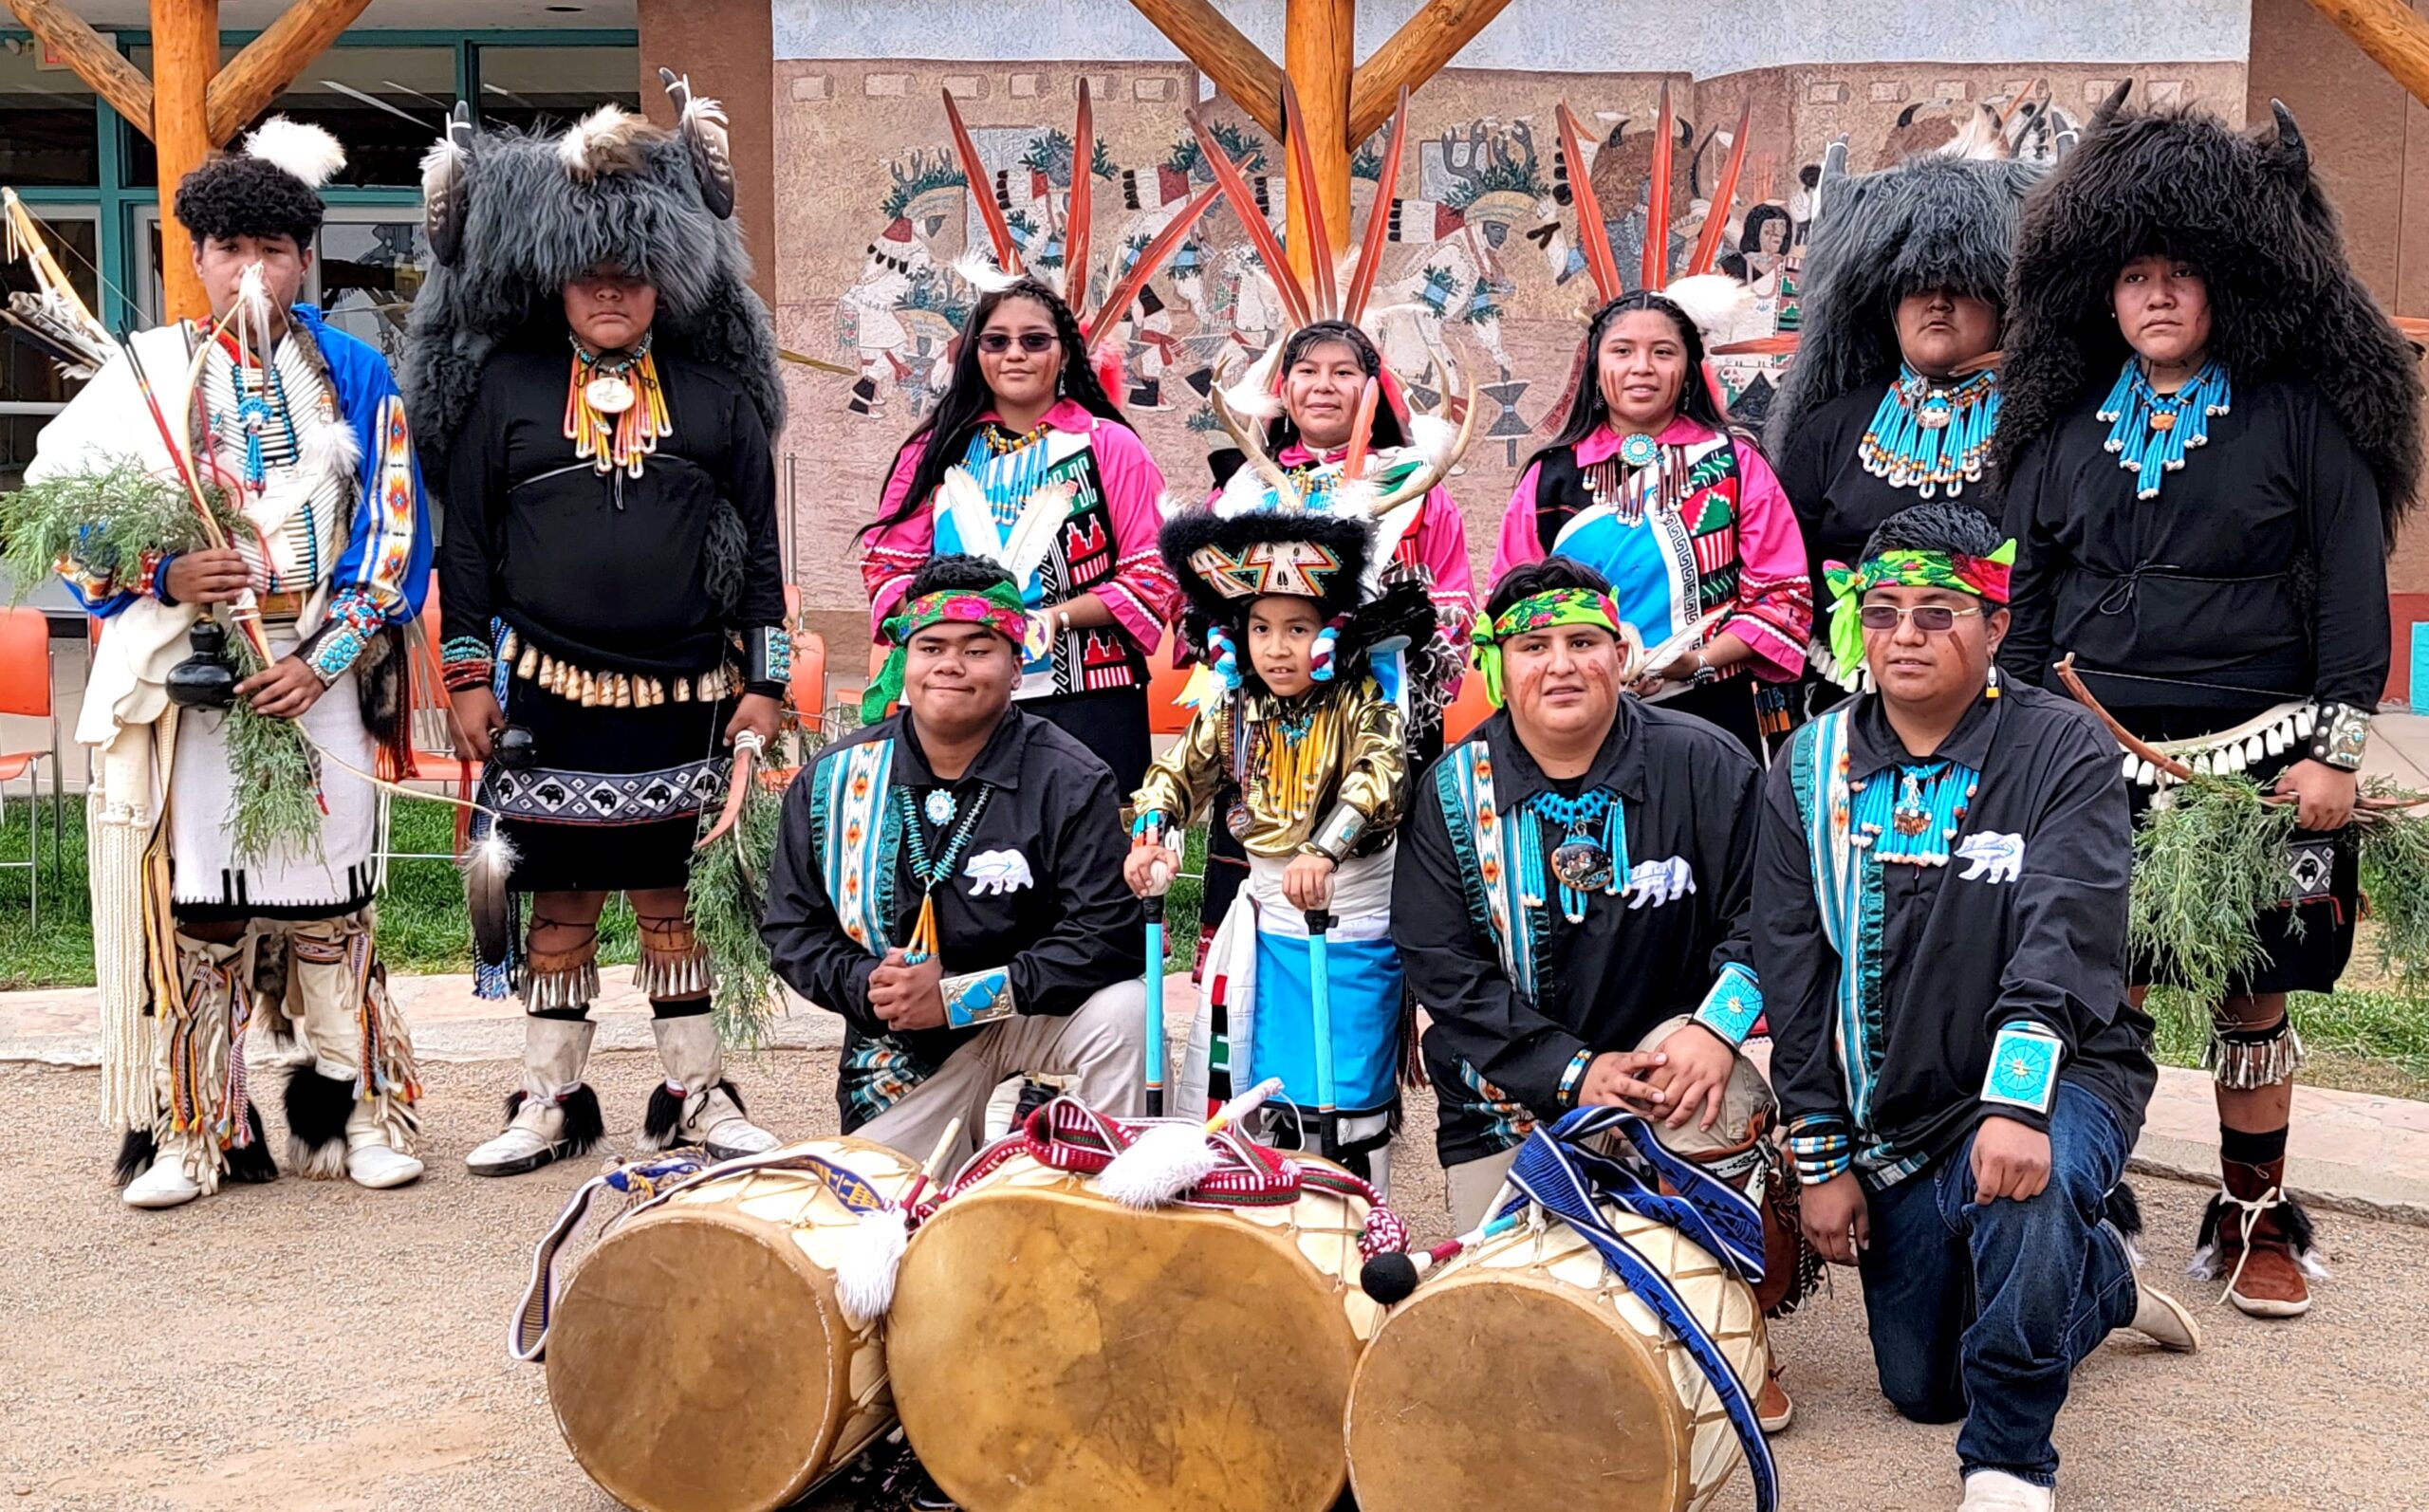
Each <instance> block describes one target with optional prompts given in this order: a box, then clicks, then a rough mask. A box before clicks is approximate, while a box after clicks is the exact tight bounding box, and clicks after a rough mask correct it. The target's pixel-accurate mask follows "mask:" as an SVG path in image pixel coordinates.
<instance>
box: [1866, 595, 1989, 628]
mask: <svg viewBox="0 0 2429 1512" xmlns="http://www.w3.org/2000/svg"><path fill="white" fill-rule="evenodd" d="M1981 612H1982V611H1981V610H1979V609H1951V608H1950V607H1949V606H1948V605H1946V604H1942V603H1927V604H1918V605H1916V606H1915V607H1914V608H1912V609H1901V608H1899V607H1898V606H1897V605H1896V604H1894V603H1868V604H1864V605H1863V606H1862V607H1860V608H1858V609H1857V610H1856V618H1857V620H1858V622H1859V623H1861V624H1862V625H1863V627H1864V628H1865V629H1866V630H1895V629H1897V628H1898V623H1899V621H1900V620H1902V619H1904V618H1907V617H1908V616H1910V615H1911V616H1913V617H1914V620H1915V628H1916V629H1917V630H1919V631H1921V632H1922V633H1923V634H1925V635H1927V636H1944V635H1947V634H1948V633H1949V632H1950V631H1952V630H1954V629H1956V621H1957V620H1958V619H1959V618H1962V617H1963V616H1966V615H1978V614H1980V613H1981Z"/></svg>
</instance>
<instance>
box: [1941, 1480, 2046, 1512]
mask: <svg viewBox="0 0 2429 1512" xmlns="http://www.w3.org/2000/svg"><path fill="white" fill-rule="evenodd" d="M2057 1505H2058V1493H2057V1492H2056V1491H2054V1490H2052V1489H2050V1488H2049V1486H2046V1485H2035V1484H2032V1483H2031V1482H2030V1481H2027V1480H2023V1479H2021V1478H2019V1477H2016V1476H2012V1475H2010V1474H2009V1473H2008V1472H2007V1471H2005V1470H1975V1472H1974V1473H1973V1474H1971V1475H1969V1476H1967V1477H1966V1478H1965V1500H1964V1501H1962V1502H1959V1503H1956V1512H2053V1509H2054V1508H2055V1507H2056V1506H2057Z"/></svg>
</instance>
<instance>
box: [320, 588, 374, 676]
mask: <svg viewBox="0 0 2429 1512" xmlns="http://www.w3.org/2000/svg"><path fill="white" fill-rule="evenodd" d="M387 623H388V617H387V615H386V614H384V613H382V612H381V610H380V606H379V605H378V604H377V603H374V602H373V601H372V599H371V596H370V595H369V594H367V593H364V592H362V591H361V590H360V589H354V588H347V589H343V590H341V591H340V592H339V593H338V594H337V595H336V597H334V598H332V599H330V600H329V617H328V618H326V619H324V620H323V621H321V628H320V629H319V630H317V631H315V632H313V635H312V646H311V649H310V650H309V651H307V652H306V653H305V662H306V665H307V666H309V667H310V668H311V669H312V675H314V676H316V677H318V678H320V679H321V681H322V682H323V683H324V684H326V683H333V682H336V681H337V680H338V679H339V678H341V677H343V676H344V675H345V673H346V669H347V668H349V667H352V666H353V665H354V663H355V659H356V658H357V657H359V656H361V655H362V654H363V652H364V651H365V650H366V649H368V648H369V647H370V645H371V637H372V636H376V635H378V634H379V633H380V631H381V629H383V628H384V627H385V626H386V625H387Z"/></svg>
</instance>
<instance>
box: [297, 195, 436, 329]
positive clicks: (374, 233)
mask: <svg viewBox="0 0 2429 1512" xmlns="http://www.w3.org/2000/svg"><path fill="white" fill-rule="evenodd" d="M429 269H430V244H429V243H428V242H426V241H424V240H423V239H422V219H421V208H420V207H419V206H417V205H400V206H398V207H397V208H395V209H393V210H381V209H373V208H370V207H367V206H366V207H362V208H359V209H358V208H348V209H342V210H332V211H331V212H329V218H328V219H327V220H326V221H325V222H324V223H323V224H322V227H321V250H320V255H319V256H318V257H316V258H314V259H313V260H312V274H311V280H310V283H309V284H308V285H307V286H306V298H314V296H315V294H317V298H316V299H315V303H317V304H319V305H320V306H321V308H322V309H323V310H324V311H326V312H327V313H328V317H329V323H330V324H331V325H334V326H336V327H337V328H338V329H339V330H342V331H343V332H345V333H346V334H347V335H348V336H352V337H356V338H359V339H360V340H362V341H366V342H368V343H370V344H371V345H372V346H373V347H375V348H377V349H378V350H379V353H380V356H381V357H384V358H386V359H387V360H388V362H389V365H390V366H392V367H395V366H401V365H402V363H403V362H404V360H405V312H406V311H407V310H409V309H411V308H412V307H413V302H414V295H415V294H416V293H417V292H418V291H419V289H420V288H421V281H422V275H423V274H424V273H426V272H428V271H429Z"/></svg>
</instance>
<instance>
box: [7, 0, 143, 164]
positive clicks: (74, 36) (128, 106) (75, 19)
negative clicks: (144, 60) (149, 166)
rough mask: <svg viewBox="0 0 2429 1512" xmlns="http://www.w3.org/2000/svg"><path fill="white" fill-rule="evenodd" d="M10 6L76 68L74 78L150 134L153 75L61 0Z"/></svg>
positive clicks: (18, 1)
mask: <svg viewBox="0 0 2429 1512" xmlns="http://www.w3.org/2000/svg"><path fill="white" fill-rule="evenodd" d="M9 9H11V10H13V11H15V12H16V13H17V19H18V20H19V21H21V22H24V23H25V27H26V29H27V30H28V31H30V32H32V33H33V34H34V35H35V36H36V37H37V38H39V39H40V40H41V42H42V45H43V46H46V47H48V48H49V49H50V50H51V51H53V52H55V53H57V54H59V56H60V58H61V60H62V61H63V62H65V64H66V65H67V66H68V67H69V68H71V69H73V70H75V73H76V77H77V78H79V79H82V80H83V81H84V83H88V84H90V85H92V87H93V92H94V93H95V94H97V95H100V96H101V97H102V99H103V100H106V101H109V102H110V108H111V109H112V110H115V111H117V112H118V113H119V114H120V115H121V116H124V117H125V118H126V119H127V120H130V121H132V122H134V124H135V129H136V130H138V131H139V132H141V133H143V135H145V136H146V137H149V136H151V135H152V81H150V80H149V79H146V78H144V77H143V70H142V69H140V68H138V67H137V66H135V65H133V64H131V63H129V62H127V61H126V59H125V58H124V57H122V56H121V55H120V53H119V51H118V49H117V48H115V47H113V46H110V45H109V44H108V43H106V42H103V41H102V39H101V35H100V33H98V32H96V31H94V29H93V28H91V27H90V26H89V25H87V24H86V23H85V21H84V19H83V17H82V16H79V15H77V14H76V13H75V12H74V11H72V10H70V9H67V7H66V6H65V5H63V4H61V3H60V0H9Z"/></svg>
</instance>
